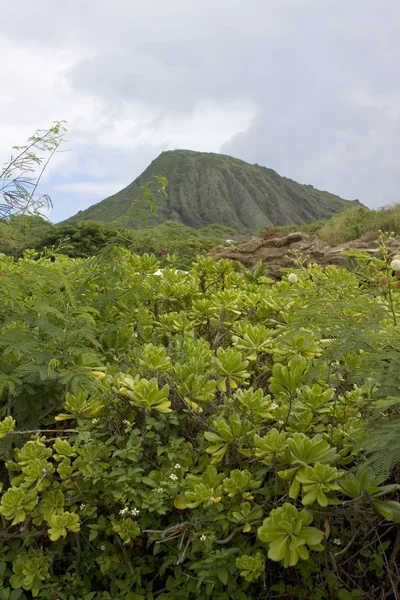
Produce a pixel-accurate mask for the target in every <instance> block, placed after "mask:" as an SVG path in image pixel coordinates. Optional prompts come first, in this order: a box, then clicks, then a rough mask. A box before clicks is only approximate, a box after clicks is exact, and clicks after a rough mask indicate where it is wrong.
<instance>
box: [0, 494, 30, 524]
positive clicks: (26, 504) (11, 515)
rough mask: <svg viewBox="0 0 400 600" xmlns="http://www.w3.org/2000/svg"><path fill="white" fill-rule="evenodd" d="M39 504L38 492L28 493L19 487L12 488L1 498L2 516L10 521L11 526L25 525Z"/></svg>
mask: <svg viewBox="0 0 400 600" xmlns="http://www.w3.org/2000/svg"><path fill="white" fill-rule="evenodd" d="M37 502H38V494H37V492H27V491H26V490H24V489H22V488H19V487H10V488H8V490H7V491H6V492H5V493H4V494H3V496H2V498H1V505H0V514H2V515H3V516H4V517H5V518H6V519H8V520H9V521H11V520H12V523H11V525H17V523H23V522H24V521H25V519H26V518H27V517H28V516H29V515H30V514H31V512H32V510H33V509H34V508H35V506H36V504H37Z"/></svg>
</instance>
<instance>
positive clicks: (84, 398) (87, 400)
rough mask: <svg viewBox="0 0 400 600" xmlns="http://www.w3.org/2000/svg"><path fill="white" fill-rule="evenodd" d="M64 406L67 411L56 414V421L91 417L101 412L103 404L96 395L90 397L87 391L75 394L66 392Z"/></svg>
mask: <svg viewBox="0 0 400 600" xmlns="http://www.w3.org/2000/svg"><path fill="white" fill-rule="evenodd" d="M65 408H66V409H67V411H68V413H61V414H59V415H57V416H56V417H55V420H56V421H65V420H67V419H93V418H94V417H97V416H98V415H99V414H100V413H101V411H102V410H103V408H104V404H103V402H102V401H101V400H100V399H99V398H98V397H97V396H96V397H90V396H89V394H88V393H87V392H76V393H75V394H70V393H67V394H66V397H65Z"/></svg>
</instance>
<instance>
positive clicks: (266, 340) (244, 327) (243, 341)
mask: <svg viewBox="0 0 400 600" xmlns="http://www.w3.org/2000/svg"><path fill="white" fill-rule="evenodd" d="M233 330H234V332H235V334H234V335H232V343H233V345H234V346H235V347H236V348H238V350H241V351H243V352H244V353H245V356H246V359H247V360H257V356H258V355H259V354H267V353H268V354H269V353H272V350H271V348H272V335H271V330H269V329H267V328H266V327H265V325H261V324H259V323H257V324H255V325H252V324H251V323H248V322H246V321H240V322H238V323H235V324H234V326H233Z"/></svg>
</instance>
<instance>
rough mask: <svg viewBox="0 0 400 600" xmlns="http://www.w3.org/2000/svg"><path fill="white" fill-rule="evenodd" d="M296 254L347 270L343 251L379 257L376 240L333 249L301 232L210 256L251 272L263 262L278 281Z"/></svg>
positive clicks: (398, 241) (398, 242)
mask: <svg viewBox="0 0 400 600" xmlns="http://www.w3.org/2000/svg"><path fill="white" fill-rule="evenodd" d="M391 248H393V250H396V249H397V248H400V238H395V239H394V240H393V242H392V243H391ZM292 250H299V251H300V252H301V253H302V254H303V255H304V256H307V257H308V258H307V261H308V262H311V263H318V264H320V265H323V266H327V265H334V266H337V267H344V268H346V267H348V266H349V260H348V257H347V256H346V255H345V254H343V253H342V251H343V250H363V251H364V252H368V253H369V254H371V256H374V255H375V256H376V255H377V254H378V253H379V250H378V242H377V240H376V239H374V240H363V239H362V238H361V239H360V240H354V241H352V242H348V243H346V244H341V245H340V246H336V247H334V248H332V247H331V246H329V244H327V243H326V242H323V241H322V240H320V239H319V238H317V237H316V236H315V235H307V234H305V233H301V232H300V231H299V232H295V233H289V234H288V235H286V236H284V237H276V238H272V239H269V240H264V239H262V238H259V237H252V238H251V239H250V240H249V241H248V242H246V243H245V244H240V245H238V246H234V247H232V246H231V247H229V248H227V247H222V246H219V247H218V248H215V249H214V250H212V251H211V252H210V253H209V256H212V257H213V258H214V259H215V260H221V259H223V258H228V259H230V260H236V261H238V262H240V263H242V264H243V265H244V266H245V267H247V268H248V269H250V270H251V269H254V268H255V266H256V264H257V263H258V261H260V260H261V261H262V262H263V263H264V264H266V265H267V267H268V275H269V276H270V277H272V278H274V279H278V278H280V277H281V275H282V272H281V269H282V268H285V267H287V268H289V267H290V266H291V265H292V264H293V263H292V261H291V251H292Z"/></svg>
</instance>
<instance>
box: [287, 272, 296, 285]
mask: <svg viewBox="0 0 400 600" xmlns="http://www.w3.org/2000/svg"><path fill="white" fill-rule="evenodd" d="M288 281H289V282H290V283H297V281H298V280H297V275H296V273H290V274H289V275H288Z"/></svg>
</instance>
